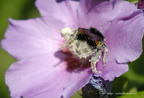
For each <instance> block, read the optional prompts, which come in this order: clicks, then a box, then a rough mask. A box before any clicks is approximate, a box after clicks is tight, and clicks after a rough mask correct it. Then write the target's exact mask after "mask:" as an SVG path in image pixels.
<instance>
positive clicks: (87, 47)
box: [60, 27, 108, 73]
mask: <svg viewBox="0 0 144 98" xmlns="http://www.w3.org/2000/svg"><path fill="white" fill-rule="evenodd" d="M61 36H62V37H64V38H65V40H66V42H65V43H64V45H63V46H62V47H61V48H60V49H63V48H65V47H66V46H67V47H68V49H69V50H70V51H71V52H72V53H73V54H74V55H75V56H77V57H79V59H86V60H87V59H89V62H90V65H91V68H92V71H93V72H94V73H100V72H101V71H97V70H96V63H97V62H98V61H99V59H100V58H101V56H103V64H104V66H105V65H106V55H107V52H108V48H107V46H106V44H105V43H104V36H103V35H102V34H101V32H100V31H98V30H97V29H95V28H90V29H85V28H78V29H74V30H72V29H70V28H68V27H66V28H63V29H62V30H61ZM102 52H104V53H103V55H102Z"/></svg>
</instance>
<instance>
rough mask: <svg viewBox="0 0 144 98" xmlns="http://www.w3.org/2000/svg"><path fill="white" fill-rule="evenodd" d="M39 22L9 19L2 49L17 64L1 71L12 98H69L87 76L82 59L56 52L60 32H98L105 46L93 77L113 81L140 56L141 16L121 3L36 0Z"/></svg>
mask: <svg viewBox="0 0 144 98" xmlns="http://www.w3.org/2000/svg"><path fill="white" fill-rule="evenodd" d="M36 6H37V7H38V9H39V11H40V13H41V15H42V16H43V17H41V18H36V19H29V20H12V19H9V22H10V25H9V27H8V29H7V30H6V34H5V39H4V40H3V41H2V47H3V49H5V50H6V51H8V52H9V53H10V54H11V55H12V56H13V57H14V58H16V59H17V60H18V62H16V63H14V64H12V65H11V66H10V68H9V69H8V70H7V72H6V75H5V77H6V84H7V85H8V87H9V90H10V94H11V97H12V98H20V97H21V96H23V97H24V98H62V97H63V98H70V97H71V96H72V95H73V94H74V93H75V92H76V91H78V90H79V89H81V88H82V87H83V86H85V85H86V84H87V83H88V82H89V79H90V77H91V76H92V73H93V72H92V69H91V68H90V62H89V61H88V59H79V58H78V57H76V55H74V54H73V53H72V52H71V51H69V50H65V49H64V50H63V51H59V48H60V47H61V46H62V45H63V44H64V42H65V39H64V38H62V37H61V34H60V31H61V29H63V28H65V27H69V28H71V29H73V30H74V29H76V30H77V29H78V28H85V29H89V28H90V27H94V28H97V29H98V30H99V31H101V33H102V35H103V36H104V38H105V39H106V41H104V43H105V44H106V45H107V46H108V49H109V50H108V55H107V57H106V66H103V64H102V58H101V59H100V60H99V61H98V63H97V66H96V68H97V70H98V71H101V73H95V75H97V76H100V77H102V78H103V79H104V80H110V81H113V80H114V78H115V77H119V76H120V75H121V74H123V73H124V72H126V71H128V66H127V62H131V61H133V60H135V59H137V58H138V57H139V56H140V54H141V53H142V37H143V29H144V18H143V12H142V11H141V10H138V9H137V8H136V7H135V6H134V5H133V4H131V3H128V2H126V1H122V0H81V1H79V0H73V1H70V0H61V1H60V0H56V1H55V0H37V1H36Z"/></svg>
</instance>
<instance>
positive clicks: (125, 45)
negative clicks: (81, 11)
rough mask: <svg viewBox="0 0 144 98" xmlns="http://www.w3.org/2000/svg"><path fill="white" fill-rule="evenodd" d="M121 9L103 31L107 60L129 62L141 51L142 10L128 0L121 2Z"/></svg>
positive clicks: (143, 20) (143, 32)
mask: <svg viewBox="0 0 144 98" xmlns="http://www.w3.org/2000/svg"><path fill="white" fill-rule="evenodd" d="M122 10H124V11H121V13H120V14H119V15H118V17H117V18H116V19H115V20H114V21H112V24H111V25H110V27H109V29H108V30H107V31H106V32H105V38H106V44H107V45H108V48H109V52H108V56H107V62H111V61H115V60H116V62H117V63H127V62H131V61H134V60H135V59H137V58H138V57H139V56H140V55H141V53H142V37H143V34H144V17H143V12H142V11H141V10H138V9H137V8H136V7H135V6H134V5H132V4H130V3H128V2H125V3H123V8H122ZM131 10H132V11H131Z"/></svg>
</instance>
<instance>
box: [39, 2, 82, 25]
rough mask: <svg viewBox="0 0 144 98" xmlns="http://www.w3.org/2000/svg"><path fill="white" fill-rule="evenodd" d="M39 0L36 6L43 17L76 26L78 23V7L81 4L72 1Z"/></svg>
mask: <svg viewBox="0 0 144 98" xmlns="http://www.w3.org/2000/svg"><path fill="white" fill-rule="evenodd" d="M61 1H62V2H58V0H37V1H36V6H37V8H38V9H39V11H40V13H41V15H42V16H49V15H51V16H52V17H54V18H56V19H59V20H62V21H64V22H66V23H70V24H71V25H72V26H76V25H75V24H76V23H77V22H78V21H77V7H78V4H79V2H74V1H72V0H61Z"/></svg>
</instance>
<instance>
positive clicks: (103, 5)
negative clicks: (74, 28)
mask: <svg viewBox="0 0 144 98" xmlns="http://www.w3.org/2000/svg"><path fill="white" fill-rule="evenodd" d="M121 9H122V2H121V0H81V1H80V7H79V9H78V20H79V26H80V27H85V28H89V27H95V28H97V29H98V30H100V31H101V32H102V33H105V31H106V30H107V29H108V28H109V26H110V25H111V21H113V20H114V19H115V18H116V17H117V16H118V14H119V13H120V12H121Z"/></svg>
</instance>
